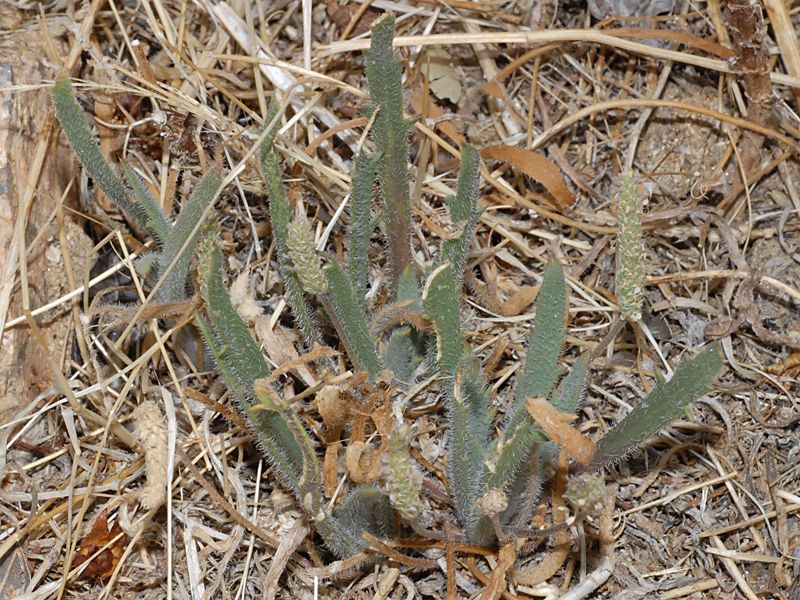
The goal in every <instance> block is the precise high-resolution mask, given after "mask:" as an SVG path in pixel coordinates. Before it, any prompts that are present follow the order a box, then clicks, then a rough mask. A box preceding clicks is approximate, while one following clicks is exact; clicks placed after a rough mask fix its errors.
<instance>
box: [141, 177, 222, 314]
mask: <svg viewBox="0 0 800 600" xmlns="http://www.w3.org/2000/svg"><path fill="white" fill-rule="evenodd" d="M220 185H222V180H221V179H220V176H219V174H218V173H217V172H216V171H210V172H208V173H206V174H205V175H204V176H203V178H202V179H201V180H200V181H199V182H198V184H197V185H196V186H195V188H194V191H193V192H192V194H191V195H190V196H189V199H188V200H187V201H186V202H185V203H184V205H183V206H182V207H181V212H180V214H179V215H178V219H177V220H176V221H175V224H174V225H173V226H172V229H170V231H169V233H168V234H167V237H166V239H165V240H164V246H163V248H162V250H161V253H160V256H159V275H162V274H164V273H166V271H167V269H170V270H169V273H167V275H166V279H165V281H164V282H163V283H162V284H161V287H160V288H159V290H158V293H157V295H158V299H159V301H160V302H162V303H167V302H180V301H181V300H184V299H185V298H187V297H188V294H187V285H188V279H189V267H190V266H191V263H192V257H193V256H194V254H195V250H196V248H197V245H198V243H199V242H200V238H201V236H202V235H203V231H202V228H201V227H200V226H199V223H200V220H201V219H202V218H203V214H204V212H205V210H206V207H207V206H208V205H209V204H210V203H211V202H212V201H213V200H214V198H215V197H216V195H217V192H218V191H219V188H220ZM173 263H174V265H173ZM170 265H172V267H171V268H170Z"/></svg>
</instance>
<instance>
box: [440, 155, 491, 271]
mask: <svg viewBox="0 0 800 600" xmlns="http://www.w3.org/2000/svg"><path fill="white" fill-rule="evenodd" d="M479 169H480V154H478V151H477V150H476V149H475V148H473V147H472V146H464V147H463V148H461V168H460V169H459V171H458V183H457V185H456V195H455V196H453V197H452V198H450V199H449V200H448V202H447V205H448V206H449V207H450V219H451V220H452V221H453V223H454V224H455V225H456V226H457V227H459V228H460V230H461V232H460V234H459V235H458V237H456V238H454V239H451V240H445V241H444V244H443V246H442V254H443V256H444V257H445V258H446V259H447V260H449V261H450V264H451V265H453V272H454V273H455V277H456V286H460V285H461V282H462V280H463V277H464V267H465V266H466V256H467V249H468V248H469V244H470V241H471V240H472V236H473V234H474V233H475V227H476V226H477V224H478V220H479V219H480V218H481V214H482V213H483V210H481V209H479V208H478V195H479V194H480V185H479V183H480V177H479Z"/></svg>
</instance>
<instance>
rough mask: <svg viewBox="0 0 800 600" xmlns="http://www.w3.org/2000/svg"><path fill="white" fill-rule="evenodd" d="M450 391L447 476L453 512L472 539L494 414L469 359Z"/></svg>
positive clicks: (475, 368) (483, 489) (478, 515)
mask: <svg viewBox="0 0 800 600" xmlns="http://www.w3.org/2000/svg"><path fill="white" fill-rule="evenodd" d="M449 394H450V395H451V396H452V397H451V398H450V401H449V403H448V404H449V408H448V414H447V419H448V432H449V445H448V454H447V467H448V474H447V475H448V480H449V482H450V490H451V494H452V496H453V504H454V506H455V509H456V515H457V516H458V519H459V521H460V522H461V524H462V526H463V527H464V529H465V531H466V532H467V535H468V536H469V537H470V539H473V533H474V531H475V527H476V525H477V523H478V520H479V518H480V513H479V512H478V508H477V502H478V500H479V499H480V498H481V496H482V495H483V493H484V491H485V487H484V483H485V479H486V478H485V473H486V465H485V464H484V460H485V457H486V449H487V447H489V432H490V429H491V426H492V419H493V417H494V413H493V411H492V410H490V409H489V395H488V393H487V391H486V388H485V386H484V384H483V381H482V379H481V376H480V369H479V368H478V366H477V365H476V364H474V363H472V362H471V361H469V360H468V359H465V360H464V361H463V362H462V364H461V366H460V367H459V368H458V371H457V373H456V377H455V380H454V382H453V387H452V390H451V391H450V393H449ZM490 530H491V527H490Z"/></svg>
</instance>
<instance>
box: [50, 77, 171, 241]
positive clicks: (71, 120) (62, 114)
mask: <svg viewBox="0 0 800 600" xmlns="http://www.w3.org/2000/svg"><path fill="white" fill-rule="evenodd" d="M53 103H54V104H55V107H56V113H57V114H58V120H59V121H60V122H61V127H62V128H63V130H64V133H65V134H66V136H67V141H69V145H70V146H71V147H72V149H73V150H74V151H75V154H77V155H78V159H79V160H80V161H81V164H82V165H83V168H84V169H86V172H87V173H88V174H89V177H91V178H92V179H93V180H94V181H95V182H96V183H97V185H98V186H100V189H101V190H103V193H104V194H105V195H106V196H107V197H108V199H109V200H111V201H112V202H113V203H114V204H116V205H117V206H118V207H119V208H120V210H122V211H124V212H125V213H127V214H128V215H129V216H131V217H132V218H134V219H135V220H136V222H137V223H139V225H141V226H142V227H145V228H146V229H148V230H149V231H150V233H151V234H153V235H154V236H157V235H158V234H159V233H164V232H165V231H167V230H168V229H169V227H170V224H169V221H168V220H167V217H166V216H165V215H164V213H163V211H161V209H160V207H159V206H158V205H157V204H155V201H154V200H152V198H151V197H149V194H148V195H147V197H141V198H139V202H133V201H132V200H131V198H130V192H129V190H128V188H127V187H125V184H124V183H123V182H122V180H121V179H120V178H119V177H118V176H117V174H116V173H115V172H114V170H113V169H112V168H111V165H110V164H108V161H107V160H106V157H105V156H103V153H102V151H101V150H100V146H98V144H97V141H96V140H95V138H94V134H93V133H92V131H91V129H89V125H88V124H87V123H86V114H85V113H84V112H83V110H82V109H81V107H80V105H79V104H78V100H77V99H76V98H75V90H74V89H73V88H72V83H71V82H70V80H69V77H68V76H67V75H59V76H58V78H56V84H55V87H54V88H53ZM137 196H138V194H137ZM143 201H144V202H151V201H152V204H150V205H147V206H145V205H143V204H142V202H143Z"/></svg>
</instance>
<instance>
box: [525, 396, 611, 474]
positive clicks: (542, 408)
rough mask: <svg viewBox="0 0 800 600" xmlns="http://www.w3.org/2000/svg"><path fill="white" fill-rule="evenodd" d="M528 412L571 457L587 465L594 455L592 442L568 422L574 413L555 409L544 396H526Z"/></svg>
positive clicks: (573, 416) (573, 417)
mask: <svg viewBox="0 0 800 600" xmlns="http://www.w3.org/2000/svg"><path fill="white" fill-rule="evenodd" d="M526 406H527V408H528V413H530V415H531V417H533V419H534V420H535V421H536V422H537V423H538V424H539V427H541V428H542V429H543V430H544V432H545V433H546V434H547V435H548V436H549V437H550V439H551V440H553V441H554V442H555V443H556V444H558V445H559V446H562V447H563V448H564V450H566V452H567V454H569V455H570V456H571V457H572V458H574V459H575V460H577V461H578V462H580V463H582V464H584V465H588V464H589V463H590V462H592V457H594V452H595V446H594V442H593V441H592V440H590V439H589V438H588V437H586V436H585V435H583V434H582V433H581V432H580V431H578V430H577V429H575V428H574V427H572V426H571V425H570V424H569V421H572V420H574V419H575V418H576V417H575V415H570V414H567V413H562V412H559V411H557V410H556V409H555V408H554V407H553V405H552V404H550V403H549V402H548V401H547V400H546V399H544V398H528V401H527V403H526Z"/></svg>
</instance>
